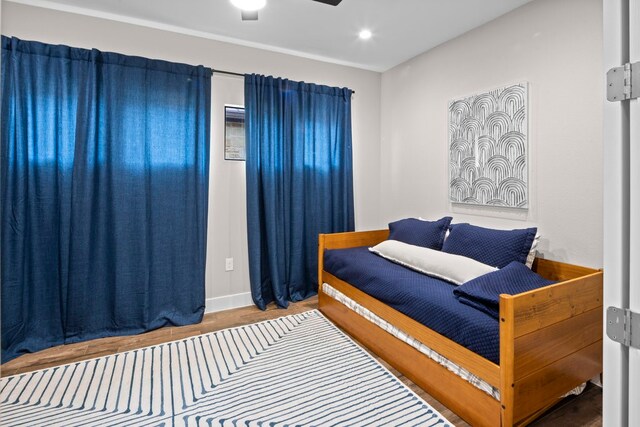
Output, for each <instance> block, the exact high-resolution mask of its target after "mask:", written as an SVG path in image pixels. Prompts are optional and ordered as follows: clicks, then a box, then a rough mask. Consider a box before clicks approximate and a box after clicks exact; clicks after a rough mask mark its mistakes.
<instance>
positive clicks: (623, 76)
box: [607, 62, 640, 102]
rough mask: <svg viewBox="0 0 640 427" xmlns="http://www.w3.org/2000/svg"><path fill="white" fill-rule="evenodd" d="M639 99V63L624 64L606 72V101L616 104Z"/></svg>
mask: <svg viewBox="0 0 640 427" xmlns="http://www.w3.org/2000/svg"><path fill="white" fill-rule="evenodd" d="M638 97H640V62H634V63H633V64H631V63H626V64H624V65H623V66H622V67H615V68H612V69H610V70H609V71H607V100H609V101H612V102H616V101H624V100H625V99H635V98H638Z"/></svg>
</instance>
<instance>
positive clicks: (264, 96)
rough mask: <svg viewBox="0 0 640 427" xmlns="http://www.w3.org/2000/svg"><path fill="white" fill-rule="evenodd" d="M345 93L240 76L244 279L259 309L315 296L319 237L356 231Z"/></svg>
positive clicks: (348, 106)
mask: <svg viewBox="0 0 640 427" xmlns="http://www.w3.org/2000/svg"><path fill="white" fill-rule="evenodd" d="M351 93H352V92H351V90H349V89H346V88H332V87H327V86H321V85H315V84H308V83H304V82H294V81H290V80H286V79H279V78H274V77H265V76H260V75H255V74H252V75H246V76H245V110H246V111H245V117H246V124H245V126H246V148H247V158H246V159H247V160H246V173H247V222H248V239H249V275H250V281H251V293H252V297H253V301H254V302H255V304H256V305H257V306H258V307H259V308H261V309H265V307H266V305H267V304H268V303H270V302H272V301H275V303H276V304H277V305H278V306H279V307H287V305H288V301H300V300H302V299H305V298H307V297H309V296H311V295H314V294H315V293H316V292H317V276H318V273H317V268H318V267H317V266H318V234H319V233H332V232H340V231H351V230H353V229H354V220H353V171H352V154H351Z"/></svg>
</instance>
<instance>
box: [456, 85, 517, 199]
mask: <svg viewBox="0 0 640 427" xmlns="http://www.w3.org/2000/svg"><path fill="white" fill-rule="evenodd" d="M527 103H528V85H527V83H519V84H515V85H512V86H508V87H503V88H500V89H495V90H492V91H489V92H486V93H482V94H479V95H472V96H468V97H465V98H462V99H458V100H454V101H451V102H450V103H449V200H450V201H451V202H452V203H464V204H472V205H482V206H500V207H511V208H520V209H526V208H527V207H528V201H529V200H528V184H527V175H528V173H527V168H528V166H527V163H528V162H527V156H528V150H527V145H528V138H527V127H528V109H527V108H528V105H527Z"/></svg>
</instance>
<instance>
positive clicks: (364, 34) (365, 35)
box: [358, 30, 372, 40]
mask: <svg viewBox="0 0 640 427" xmlns="http://www.w3.org/2000/svg"><path fill="white" fill-rule="evenodd" d="M371 36H372V34H371V31H369V30H362V31H360V34H358V37H360V38H361V39H362V40H369V39H370V38H371Z"/></svg>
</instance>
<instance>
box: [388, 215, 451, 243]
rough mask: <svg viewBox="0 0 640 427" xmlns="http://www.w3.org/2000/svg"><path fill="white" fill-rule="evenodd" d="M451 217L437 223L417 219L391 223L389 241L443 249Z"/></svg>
mask: <svg viewBox="0 0 640 427" xmlns="http://www.w3.org/2000/svg"><path fill="white" fill-rule="evenodd" d="M451 219H452V218H451V217H450V216H445V217H444V218H441V219H439V220H437V221H423V220H421V219H416V218H407V219H401V220H400V221H396V222H391V223H389V240H398V241H400V242H404V243H407V244H409V245H415V246H422V247H424V248H429V249H435V250H437V251H439V250H440V249H442V242H444V236H445V235H446V233H447V229H448V228H449V224H450V223H451Z"/></svg>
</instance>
